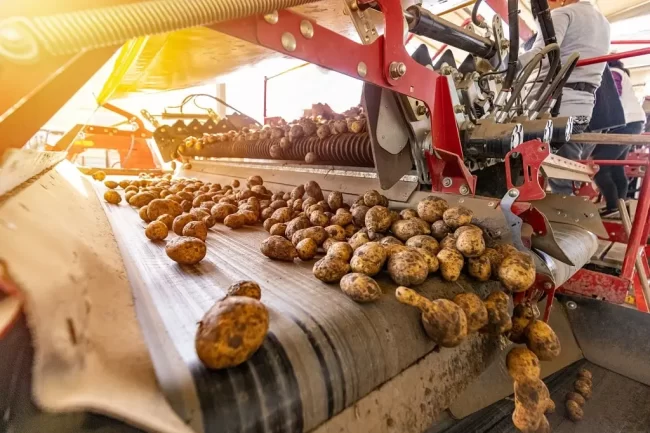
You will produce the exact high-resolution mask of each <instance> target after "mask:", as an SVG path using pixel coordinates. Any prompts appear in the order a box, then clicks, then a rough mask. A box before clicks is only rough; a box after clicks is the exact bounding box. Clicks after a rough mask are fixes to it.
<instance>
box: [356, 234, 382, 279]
mask: <svg viewBox="0 0 650 433" xmlns="http://www.w3.org/2000/svg"><path fill="white" fill-rule="evenodd" d="M385 262H386V251H385V250H384V248H383V247H382V246H381V244H379V243H378V242H368V243H365V244H363V245H361V246H360V247H358V248H357V249H356V250H355V251H354V254H353V255H352V260H351V261H350V266H351V267H352V270H353V271H354V272H358V273H362V274H366V275H369V276H371V277H372V276H374V275H377V274H378V273H379V271H381V268H382V267H383V266H384V263H385Z"/></svg>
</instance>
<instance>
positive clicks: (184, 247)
mask: <svg viewBox="0 0 650 433" xmlns="http://www.w3.org/2000/svg"><path fill="white" fill-rule="evenodd" d="M165 252H166V253H167V256H168V257H169V258H170V259H172V260H173V261H175V262H176V263H180V264H182V265H194V264H196V263H198V262H200V261H201V260H203V258H204V257H205V254H206V252H207V247H206V246H205V242H203V241H202V240H201V239H198V238H191V237H185V236H179V237H177V238H174V239H172V240H171V241H169V242H167V245H166V246H165Z"/></svg>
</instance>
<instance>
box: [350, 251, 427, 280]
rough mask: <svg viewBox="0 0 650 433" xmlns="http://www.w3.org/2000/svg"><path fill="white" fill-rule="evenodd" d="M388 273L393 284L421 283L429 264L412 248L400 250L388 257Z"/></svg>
mask: <svg viewBox="0 0 650 433" xmlns="http://www.w3.org/2000/svg"><path fill="white" fill-rule="evenodd" d="M366 245H369V244H366ZM353 260H354V258H353ZM388 273H389V275H390V277H391V279H392V280H393V281H394V282H395V284H398V285H400V286H416V285H418V284H422V283H423V282H424V281H425V280H426V279H427V276H428V275H429V264H428V263H427V261H426V259H425V258H424V257H423V256H422V255H421V254H420V253H418V252H417V251H415V250H414V249H410V250H406V251H400V252H397V253H395V254H392V255H391V256H390V258H389V259H388Z"/></svg>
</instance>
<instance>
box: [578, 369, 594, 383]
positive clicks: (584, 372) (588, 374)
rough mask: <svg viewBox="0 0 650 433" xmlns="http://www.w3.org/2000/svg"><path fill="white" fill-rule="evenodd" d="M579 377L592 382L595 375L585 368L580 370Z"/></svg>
mask: <svg viewBox="0 0 650 433" xmlns="http://www.w3.org/2000/svg"><path fill="white" fill-rule="evenodd" d="M578 377H579V378H581V379H587V380H591V379H592V378H593V375H592V374H591V371H589V370H587V369H586V368H584V367H583V368H581V369H580V370H578Z"/></svg>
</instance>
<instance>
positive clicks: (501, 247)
mask: <svg viewBox="0 0 650 433" xmlns="http://www.w3.org/2000/svg"><path fill="white" fill-rule="evenodd" d="M494 249H495V250H496V251H497V252H498V253H499V254H501V256H503V258H505V257H507V256H509V255H510V254H516V253H518V252H519V250H518V249H517V248H515V247H514V246H512V245H510V244H498V245H495V246H494Z"/></svg>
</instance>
